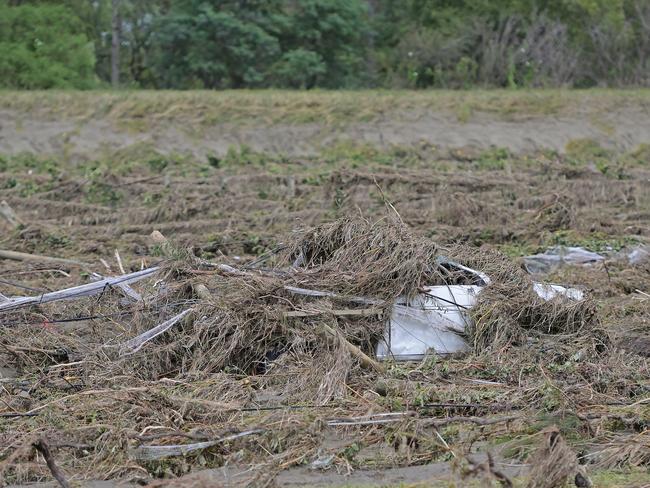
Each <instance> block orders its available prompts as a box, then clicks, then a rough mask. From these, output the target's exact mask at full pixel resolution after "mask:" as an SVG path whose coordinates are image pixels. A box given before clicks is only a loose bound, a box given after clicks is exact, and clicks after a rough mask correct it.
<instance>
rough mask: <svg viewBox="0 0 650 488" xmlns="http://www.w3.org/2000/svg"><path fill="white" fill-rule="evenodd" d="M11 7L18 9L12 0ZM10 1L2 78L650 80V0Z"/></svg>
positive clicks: (279, 83) (301, 83) (297, 82)
mask: <svg viewBox="0 0 650 488" xmlns="http://www.w3.org/2000/svg"><path fill="white" fill-rule="evenodd" d="M10 4H11V5H12V6H9V5H10ZM112 8H113V3H112V1H111V0H95V1H93V2H88V1H86V0H61V1H54V0H40V1H38V2H29V3H27V2H7V1H6V0H0V75H2V76H1V79H2V81H0V86H5V87H17V88H28V89H29V88H68V87H73V88H88V87H91V86H93V85H96V84H97V82H98V81H99V83H100V84H101V83H102V82H103V83H107V82H108V81H109V79H110V68H111V33H112V19H113V14H116V17H117V18H118V19H120V22H118V24H117V25H118V26H119V27H120V29H119V31H120V39H121V42H120V51H121V55H120V71H121V84H122V85H123V86H136V87H154V88H181V89H189V88H210V89H222V88H255V87H272V86H273V87H288V88H302V89H309V88H313V87H323V88H345V87H360V86H366V87H367V86H387V87H410V88H428V87H436V88H471V87H477V86H479V87H486V86H487V87H504V88H511V89H516V88H527V87H547V86H560V87H563V86H574V87H590V86H603V85H609V86H629V85H633V86H639V85H643V86H647V85H648V84H649V83H650V79H649V78H648V73H649V72H650V2H647V0H247V1H241V0H178V1H174V2H171V1H169V0H120V2H119V11H116V12H113V11H112Z"/></svg>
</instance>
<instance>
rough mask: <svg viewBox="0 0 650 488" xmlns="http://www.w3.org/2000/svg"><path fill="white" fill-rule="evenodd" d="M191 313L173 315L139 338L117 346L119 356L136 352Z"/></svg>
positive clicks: (188, 310)
mask: <svg viewBox="0 0 650 488" xmlns="http://www.w3.org/2000/svg"><path fill="white" fill-rule="evenodd" d="M191 311H192V309H191V308H188V309H187V310H183V311H182V312H181V313H179V314H177V315H174V316H173V317H172V318H170V319H169V320H166V321H165V322H163V323H162V324H159V325H157V326H155V327H154V328H152V329H149V330H148V331H146V332H144V333H142V334H140V335H139V336H137V337H134V338H133V339H130V340H128V341H126V342H124V343H123V344H121V345H120V346H119V348H120V350H121V353H120V355H121V356H125V355H129V354H133V353H136V352H138V351H139V350H140V349H141V348H142V346H144V345H145V344H146V343H147V342H149V341H150V340H152V339H154V338H155V337H158V336H159V335H160V334H163V333H164V332H167V331H168V330H169V329H171V328H172V327H173V326H174V325H175V324H176V323H177V322H179V321H180V320H181V319H182V318H183V317H185V316H186V315H187V314H188V313H190V312H191Z"/></svg>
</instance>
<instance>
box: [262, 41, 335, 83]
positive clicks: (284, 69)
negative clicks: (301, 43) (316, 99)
mask: <svg viewBox="0 0 650 488" xmlns="http://www.w3.org/2000/svg"><path fill="white" fill-rule="evenodd" d="M273 72H274V75H275V78H276V80H277V81H276V83H277V85H278V86H288V87H291V88H311V87H313V86H315V85H316V84H317V83H318V79H319V77H321V76H322V75H324V74H325V73H326V72H327V67H326V66H325V63H324V61H323V58H322V57H321V56H320V54H318V53H316V52H314V51H308V50H306V49H302V48H298V49H294V50H293V51H289V52H287V53H285V54H284V55H283V56H282V59H281V60H280V61H279V62H278V63H276V65H275V66H274V67H273Z"/></svg>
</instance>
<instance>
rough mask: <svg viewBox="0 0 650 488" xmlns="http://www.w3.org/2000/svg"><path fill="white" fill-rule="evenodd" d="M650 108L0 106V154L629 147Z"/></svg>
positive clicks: (644, 130)
mask: <svg viewBox="0 0 650 488" xmlns="http://www.w3.org/2000/svg"><path fill="white" fill-rule="evenodd" d="M647 121H648V114H647V112H645V111H643V110H641V109H637V108H634V107H628V108H625V109H622V110H619V111H616V112H611V113H606V114H601V115H594V116H577V115H560V116H553V115H550V116H532V117H523V118H522V117H520V118H517V119H515V120H503V119H502V118H501V117H497V116H494V115H490V114H486V113H483V114H481V113H478V114H475V115H473V116H472V117H471V118H470V119H469V120H467V121H461V120H459V119H458V117H457V115H455V114H453V113H445V112H435V111H425V110H417V109H415V110H412V111H410V112H408V113H402V114H400V116H399V117H394V116H393V115H391V114H385V115H382V116H380V117H378V118H377V119H376V120H373V121H371V122H349V123H341V124H336V125H334V126H333V125H331V124H327V123H318V122H310V123H276V124H273V125H268V124H266V123H259V122H257V121H256V120H246V121H243V122H238V123H217V124H212V125H211V124H202V125H201V126H200V127H197V126H183V125H180V126H179V125H178V124H175V123H174V122H173V121H172V122H167V121H162V122H154V123H151V124H147V125H146V126H144V127H143V126H138V124H130V125H127V124H116V123H115V122H114V121H112V120H110V119H108V118H107V119H101V118H93V119H90V120H85V119H83V120H79V119H76V118H71V117H66V116H62V117H57V118H56V120H48V119H44V118H42V117H39V116H37V115H32V114H30V113H23V112H18V111H13V110H2V111H0V153H2V154H18V153H21V152H31V153H37V154H47V155H52V156H63V157H66V158H71V159H76V160H83V159H88V158H93V157H96V155H97V154H99V153H106V151H107V150H108V149H110V150H111V151H113V150H116V149H124V148H128V147H130V146H132V145H134V144H146V145H149V146H151V147H155V148H156V150H158V151H159V152H161V153H163V154H170V153H185V154H191V155H193V156H194V157H198V158H203V157H205V156H206V155H207V154H216V155H220V156H223V155H225V154H226V153H227V151H228V149H229V148H231V147H239V146H241V145H245V146H249V147H250V148H252V149H253V150H255V151H259V152H267V153H275V154H284V155H288V156H294V157H295V156H313V155H316V154H319V153H321V152H322V151H323V150H324V149H326V148H328V147H332V146H336V145H338V144H342V143H350V142H352V143H355V144H366V145H370V146H373V147H377V148H379V149H384V150H385V149H388V148H390V147H393V146H411V145H413V144H421V143H427V144H431V145H434V146H437V147H439V148H442V149H455V148H460V147H473V148H476V149H486V148H489V147H503V148H507V149H509V150H511V151H513V152H516V153H529V152H535V151H539V150H542V149H551V150H554V151H558V152H564V151H565V148H566V146H567V144H568V143H570V142H571V141H574V140H579V139H590V140H593V141H596V142H597V143H599V144H600V145H601V146H603V147H605V148H608V149H612V150H615V151H617V152H626V151H629V150H632V149H634V148H636V147H637V146H639V145H640V144H644V143H647V141H649V140H650V127H649V126H648V124H647Z"/></svg>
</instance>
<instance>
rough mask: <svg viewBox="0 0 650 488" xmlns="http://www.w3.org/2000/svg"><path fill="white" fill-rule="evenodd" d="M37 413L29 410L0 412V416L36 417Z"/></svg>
mask: <svg viewBox="0 0 650 488" xmlns="http://www.w3.org/2000/svg"><path fill="white" fill-rule="evenodd" d="M37 415H38V414H37V413H29V412H12V413H0V418H5V419H7V418H9V419H10V418H14V417H36V416H37Z"/></svg>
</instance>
